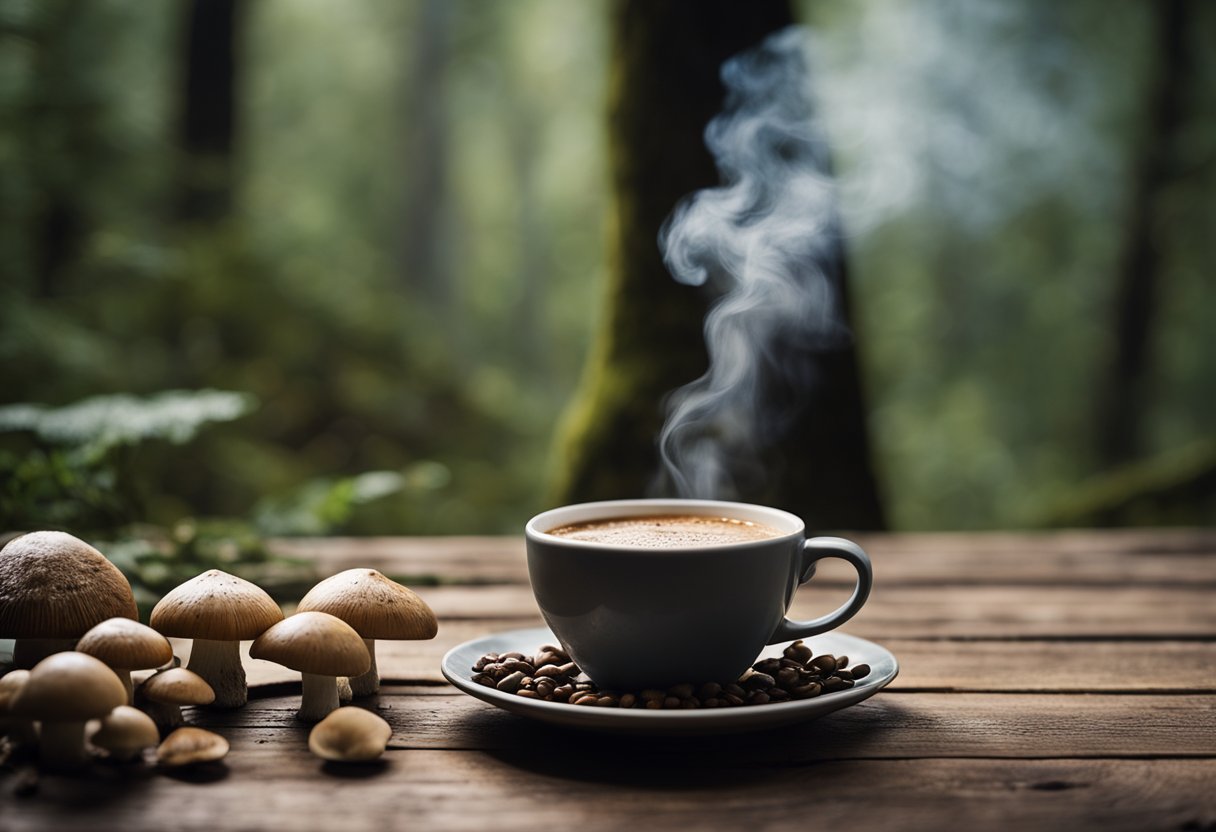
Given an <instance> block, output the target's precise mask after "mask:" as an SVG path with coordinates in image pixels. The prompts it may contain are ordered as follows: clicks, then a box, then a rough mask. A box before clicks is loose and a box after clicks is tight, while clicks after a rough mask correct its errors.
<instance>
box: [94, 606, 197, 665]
mask: <svg viewBox="0 0 1216 832" xmlns="http://www.w3.org/2000/svg"><path fill="white" fill-rule="evenodd" d="M76 649H77V651H79V652H81V653H88V654H89V655H90V656H94V657H96V658H98V659H101V660H102V661H103V662H105V663H106V664H108V665H109V666H110V667H114V668H121V669H125V670H143V669H146V668H149V667H160V666H161V665H163V664H167V663H169V662H170V661H172V660H173V645H171V644H169V639H167V638H165V637H164V636H162V635H161V634H160V633H158V632H156V630H153V629H152V628H151V627H149V626H147V625H146V624H140V623H139V622H138V621H132V620H130V619H129V618H107V619H106V620H105V621H102V622H101V623H100V624H98V625H96V626H95V627H93V629H91V630H89V631H88V632H87V633H85V634H84V635H83V636H81V637H80V641H78V642H77V643H76Z"/></svg>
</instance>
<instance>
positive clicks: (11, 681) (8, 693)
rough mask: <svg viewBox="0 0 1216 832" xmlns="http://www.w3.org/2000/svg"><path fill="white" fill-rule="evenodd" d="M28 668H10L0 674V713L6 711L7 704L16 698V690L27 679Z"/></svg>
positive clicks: (19, 688)
mask: <svg viewBox="0 0 1216 832" xmlns="http://www.w3.org/2000/svg"><path fill="white" fill-rule="evenodd" d="M29 678H30V672H29V671H28V670H10V671H9V672H8V673H5V674H4V675H3V676H0V714H5V713H7V712H8V709H9V706H10V705H12V703H13V700H14V699H16V698H17V692H18V691H20V690H21V689H22V688H23V687H25V683H26V682H28V681H29Z"/></svg>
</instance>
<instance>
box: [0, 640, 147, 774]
mask: <svg viewBox="0 0 1216 832" xmlns="http://www.w3.org/2000/svg"><path fill="white" fill-rule="evenodd" d="M126 701H127V692H126V690H125V689H124V688H123V686H122V682H120V681H118V677H117V676H115V675H114V671H112V670H110V668H108V667H106V666H105V665H104V664H102V662H100V661H99V660H97V659H95V658H93V657H92V656H86V655H85V654H84V653H75V652H71V653H56V654H55V655H53V656H48V657H46V658H45V659H43V660H42V661H40V662H38V664H36V665H34V669H33V670H31V671H30V677H29V680H28V681H26V683H25V685H23V686H22V688H21V690H20V691H19V692H18V693H17V696H16V697H15V698H14V699H13V703H12V712H13V713H14V714H18V715H21V716H25V717H28V718H30V719H36V720H38V721H39V723H40V725H41V727H42V735H41V738H40V741H39V755H40V758H41V760H42V764H43V765H44V766H45V767H47V768H54V769H64V768H73V767H77V766H80V765H83V764H84V763H85V761H86V759H87V758H86V756H85V750H84V726H85V723H86V722H88V721H89V720H90V719H98V718H100V717H103V716H105V715H106V714H108V713H110V711H112V710H114V709H115V708H117V707H118V706H119V705H124V704H126Z"/></svg>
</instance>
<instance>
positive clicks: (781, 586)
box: [525, 500, 872, 690]
mask: <svg viewBox="0 0 1216 832" xmlns="http://www.w3.org/2000/svg"><path fill="white" fill-rule="evenodd" d="M525 533H526V537H527V547H528V574H529V577H530V578H531V581H532V590H533V593H534V594H535V596H536V601H537V604H538V605H539V606H540V610H541V614H542V615H543V616H544V618H545V621H546V622H547V623H548V624H549V627H550V629H552V630H553V632H554V634H555V635H556V636H557V638H558V640H559V641H560V642H561V643H562V647H563V648H564V649H565V650H566V651H568V652H569V654H570V656H571V657H572V659H573V660H574V661H575V662H576V663H577V664H578V666H579V667H581V668H582V669H583V670H584V671H586V673H587V674H588V675H589V676H590V677H591V678H592V679H593V680H594V681H595V682H596V683H597V684H598V685H599V686H600V687H601V688H607V689H618V690H640V689H643V688H648V687H654V688H659V687H667V686H670V685H674V684H679V683H682V682H692V683H699V682H729V681H733V680H734V679H735V678H736V677H737V676H738V675H739V674H740V673H741V672H742V671H743V670H745V669H746V668H747V667H748V666H749V665H750V664H751V663H752V661H753V660H754V659H755V658H756V656H757V655H758V654H759V653H760V651H761V650H762V649H763V648H764V646H765V645H767V644H774V643H777V642H782V641H789V640H792V639H797V638H805V637H807V636H811V635H815V634H817V633H822V632H825V631H827V630H830V629H833V628H834V627H837V626H839V625H840V624H841V623H843V622H844V621H847V620H848V619H849V618H851V617H852V616H853V615H854V614H855V613H856V612H857V610H859V609H860V608H861V606H862V604H864V603H865V600H866V597H867V596H868V595H869V591H870V586H871V583H872V574H871V568H870V561H869V559H868V558H867V557H866V554H865V552H863V551H862V550H861V548H860V547H858V546H857V544H855V543H852V542H850V541H848V540H844V539H841V538H835V537H817V538H811V539H809V540H808V539H807V538H806V537H805V527H804V524H803V522H802V521H801V520H800V519H799V518H798V517H796V516H794V515H792V514H790V513H788V512H784V511H780V510H778V509H773V508H767V507H764V506H756V505H749V504H746V503H729V502H719V501H712V500H616V501H611V502H602V503H584V504H581V505H573V506H566V507H563V508H558V509H553V510H552V511H547V512H544V513H542V514H539V515H537V516H536V517H534V518H532V520H531V521H529V522H528V525H527V527H526V529H525ZM824 557H836V558H841V559H843V560H845V561H847V562H849V563H850V564H851V565H852V566H853V567H854V568H855V569H856V570H857V583H856V586H855V587H854V590H853V594H852V597H851V598H850V599H849V600H848V601H847V602H846V603H845V604H843V605H842V606H841V607H840V608H839V609H837V610H836V611H834V612H832V613H830V614H829V615H825V616H823V617H821V618H817V619H815V620H812V621H801V622H799V621H790V620H789V619H787V618H785V613H786V611H787V610H788V609H789V606H790V604H791V603H792V602H793V598H794V593H795V591H796V590H797V588H798V586H799V585H800V584H802V583H805V582H806V581H808V580H810V578H811V577H812V576H813V575H814V572H815V563H816V562H817V561H818V560H820V559H821V558H824Z"/></svg>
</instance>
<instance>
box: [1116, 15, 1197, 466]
mask: <svg viewBox="0 0 1216 832" xmlns="http://www.w3.org/2000/svg"><path fill="white" fill-rule="evenodd" d="M1154 8H1155V9H1156V10H1157V17H1158V24H1157V44H1156V49H1155V52H1156V54H1157V55H1158V56H1159V62H1158V65H1157V69H1156V75H1155V77H1154V78H1153V80H1152V82H1151V83H1150V85H1149V89H1148V100H1149V101H1150V102H1151V103H1150V107H1149V111H1148V114H1147V115H1148V118H1147V122H1148V123H1147V126H1146V134H1145V136H1144V144H1143V149H1142V150H1141V153H1140V157H1139V159H1138V160H1137V161H1136V166H1135V169H1134V173H1133V181H1132V190H1131V194H1130V196H1129V201H1130V204H1129V209H1128V218H1127V223H1126V225H1125V228H1126V234H1125V236H1124V237H1123V251H1122V254H1121V255H1120V258H1119V271H1118V274H1117V280H1118V284H1117V286H1116V288H1115V293H1114V309H1113V328H1114V331H1113V342H1112V343H1111V346H1110V365H1109V367H1108V369H1107V371H1106V374H1105V378H1104V379H1103V380H1102V381H1101V382H1100V385H1101V386H1100V388H1099V393H1098V398H1097V401H1098V412H1097V414H1096V427H1097V430H1096V431H1095V435H1096V437H1097V456H1098V462H1099V464H1100V465H1101V466H1102V467H1104V468H1109V467H1113V466H1115V465H1118V464H1120V463H1123V462H1127V461H1129V460H1133V459H1136V458H1138V457H1139V456H1141V455H1142V454H1143V453H1144V450H1145V448H1144V436H1143V432H1144V415H1145V413H1146V412H1147V410H1148V406H1147V402H1148V401H1149V399H1150V398H1151V395H1152V391H1151V390H1150V389H1149V385H1148V381H1149V372H1148V370H1149V367H1150V365H1151V360H1152V349H1151V348H1152V331H1153V321H1154V317H1155V314H1156V311H1157V304H1158V300H1159V298H1160V295H1161V279H1162V276H1163V275H1162V269H1161V254H1162V252H1163V250H1164V241H1163V240H1161V239H1160V237H1161V234H1162V228H1161V227H1160V224H1159V223H1158V222H1156V220H1157V217H1158V210H1157V209H1158V205H1157V203H1158V200H1159V198H1160V196H1161V194H1162V192H1163V191H1164V190H1165V188H1166V186H1167V185H1168V184H1169V181H1170V179H1171V177H1172V173H1173V172H1172V170H1171V160H1172V158H1173V150H1174V147H1175V144H1176V141H1177V137H1178V134H1179V132H1180V129H1181V126H1182V100H1183V95H1184V87H1185V80H1186V78H1187V75H1188V60H1187V55H1186V33H1187V4H1186V0H1168V2H1163V3H1160V4H1157V5H1156V6H1154Z"/></svg>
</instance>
